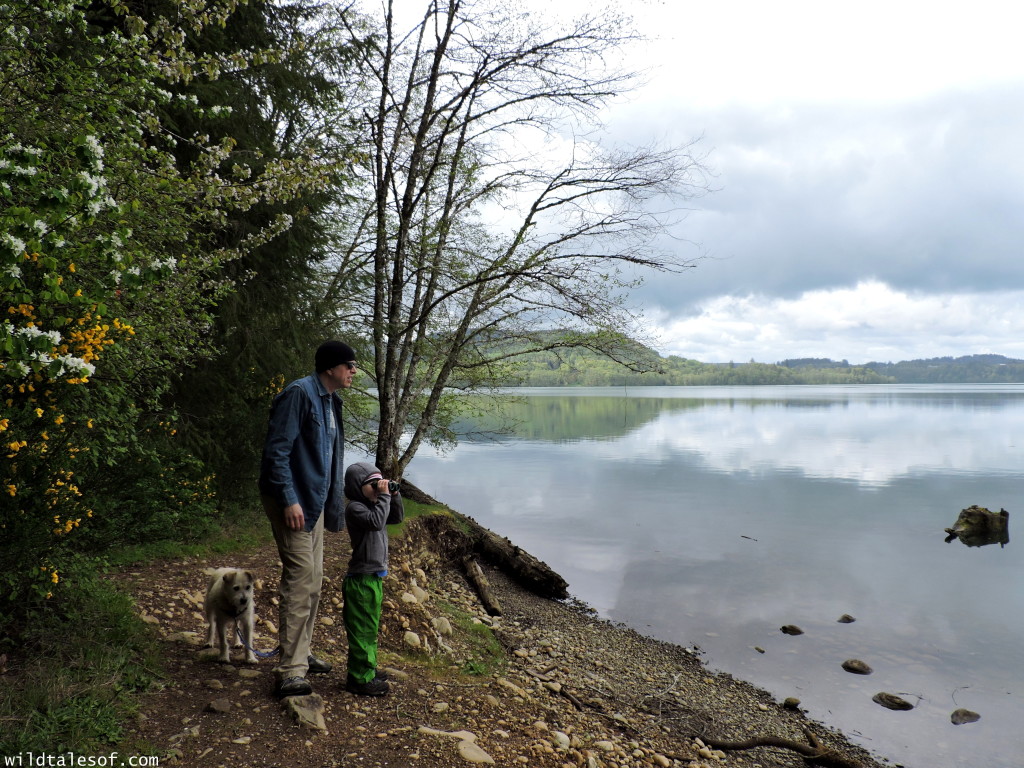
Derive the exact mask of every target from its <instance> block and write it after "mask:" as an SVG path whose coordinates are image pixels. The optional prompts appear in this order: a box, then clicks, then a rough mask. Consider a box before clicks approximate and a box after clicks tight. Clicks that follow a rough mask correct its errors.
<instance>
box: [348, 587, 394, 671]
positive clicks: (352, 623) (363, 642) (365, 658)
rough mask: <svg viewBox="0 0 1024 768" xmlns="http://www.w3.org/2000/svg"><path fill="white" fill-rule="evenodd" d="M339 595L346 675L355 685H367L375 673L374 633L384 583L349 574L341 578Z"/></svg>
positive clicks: (377, 629)
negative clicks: (346, 666) (343, 578)
mask: <svg viewBox="0 0 1024 768" xmlns="http://www.w3.org/2000/svg"><path fill="white" fill-rule="evenodd" d="M342 594H343V595H344V597H345V607H344V608H343V609H342V614H341V615H342V617H343V618H344V620H345V634H347V635H348V673H349V674H350V675H351V676H352V678H353V679H354V680H355V681H356V682H357V683H368V682H370V681H371V680H373V676H374V675H375V674H376V672H377V632H378V631H379V630H380V612H381V607H382V606H383V604H384V580H383V579H382V578H381V577H380V576H377V575H376V574H373V573H350V574H348V575H347V576H346V577H345V582H344V584H343V585H342Z"/></svg>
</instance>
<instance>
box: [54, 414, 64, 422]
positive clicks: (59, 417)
mask: <svg viewBox="0 0 1024 768" xmlns="http://www.w3.org/2000/svg"><path fill="white" fill-rule="evenodd" d="M53 423H54V424H63V423H64V414H63V413H62V414H60V415H59V416H58V417H57V418H56V419H54V420H53Z"/></svg>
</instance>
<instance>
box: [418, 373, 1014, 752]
mask: <svg viewBox="0 0 1024 768" xmlns="http://www.w3.org/2000/svg"><path fill="white" fill-rule="evenodd" d="M520 392H521V395H522V398H521V401H520V402H519V403H517V404H514V405H512V406H511V407H510V408H509V414H510V415H511V416H513V417H514V418H516V419H517V420H518V421H519V422H520V423H519V426H518V427H517V428H516V430H515V432H514V434H513V435H511V436H507V437H504V438H501V439H498V440H490V441H476V442H466V443H463V444H461V445H459V446H458V448H456V449H455V450H454V451H452V452H451V453H448V454H447V455H437V454H434V453H431V452H429V451H428V450H426V449H425V450H424V451H423V452H422V453H421V454H420V455H418V456H417V457H416V459H415V460H414V461H413V463H412V465H411V466H410V467H409V471H408V472H407V474H408V476H409V479H410V480H411V481H412V482H414V483H416V484H417V485H419V486H420V487H422V488H423V489H424V490H426V491H427V492H429V493H431V494H432V495H434V496H435V497H437V498H439V499H442V500H443V501H445V502H446V503H448V504H449V505H451V506H452V507H453V508H455V509H458V510H460V511H462V512H464V513H466V514H469V515H471V516H473V517H474V518H476V519H477V520H478V521H479V522H480V523H481V524H483V525H485V526H487V527H489V528H491V529H493V530H495V531H497V532H499V533H501V534H502V535H505V536H508V537H509V538H511V539H512V540H513V541H515V542H516V543H517V544H519V545H520V546H523V547H524V548H525V549H527V550H528V551H530V552H531V553H532V554H534V555H536V556H537V557H540V558H541V559H542V560H544V561H546V562H547V563H548V564H549V565H551V566H552V567H553V568H554V569H555V570H556V571H558V572H559V573H561V574H562V575H563V576H564V577H565V578H566V579H567V580H568V581H569V583H570V585H571V586H570V588H571V591H572V592H573V594H574V595H575V596H577V597H579V598H580V599H582V600H584V601H585V602H587V603H588V604H590V605H591V606H593V607H594V608H596V609H597V610H598V611H599V612H600V613H601V614H602V615H603V616H605V617H607V618H609V619H612V620H615V621H622V622H625V623H627V624H629V625H631V626H633V627H635V628H637V629H639V630H640V631H642V632H644V633H645V634H648V635H651V636H654V637H657V638H660V639H663V640H668V641H670V642H673V643H676V644H679V645H683V646H697V647H699V648H700V649H701V650H702V657H703V658H704V659H705V660H706V662H707V663H708V664H709V665H710V666H712V667H714V668H717V669H720V670H724V671H727V672H730V673H732V674H734V675H735V676H737V677H739V678H741V679H744V680H748V681H750V682H752V683H755V684H756V685H759V686H761V687H763V688H766V689H767V690H769V691H771V692H772V693H773V694H774V695H776V696H777V697H778V698H780V699H781V698H784V697H786V696H796V697H798V698H799V699H800V700H801V701H802V703H803V707H804V708H806V709H807V710H808V713H809V714H810V715H811V716H812V717H814V718H815V719H818V720H820V721H823V722H826V723H828V724H830V725H832V726H833V727H836V728H838V729H840V730H842V731H843V732H844V733H846V734H847V735H848V736H849V737H850V738H851V739H853V740H854V741H856V742H858V743H860V744H862V745H864V746H865V747H867V748H869V749H871V750H872V751H874V752H875V753H876V754H877V755H879V756H881V757H885V758H888V759H890V760H893V761H896V762H900V763H903V764H905V765H907V766H910V767H911V768H1011V767H1012V768H1019V767H1020V766H1021V765H1022V764H1024V727H1022V726H1024V653H1022V650H1021V648H1022V644H1024V565H1022V559H1021V557H1020V553H1021V547H1024V538H1022V539H1021V542H1020V543H1018V542H1016V541H1015V540H1014V526H1015V523H1016V520H1017V519H1018V516H1019V515H1020V513H1021V512H1022V511H1024V503H1021V502H1022V499H1024V386H991V387H982V386H934V387H924V386H921V387H918V386H889V387H698V388H693V387H691V388H671V387H665V388H661V387H658V388H631V389H628V390H624V389H621V388H620V389H581V390H566V389H534V390H522V391H520ZM972 504H978V505H980V506H984V507H988V508H989V509H992V510H996V511H998V510H999V509H1000V508H1005V509H1007V510H1009V512H1010V542H1009V544H1007V545H1006V546H1005V547H1001V546H1000V545H999V544H994V545H990V546H984V547H967V546H965V545H963V544H962V543H960V542H959V541H953V542H951V543H946V542H945V541H944V538H945V534H944V532H943V529H944V528H946V527H949V526H951V525H952V524H953V522H954V521H955V520H956V517H957V515H958V514H959V511H960V510H961V509H963V508H965V507H968V506H970V505H972ZM843 614H850V615H852V616H854V617H856V622H855V623H852V624H840V623H837V619H838V618H839V617H840V616H841V615H843ZM783 624H797V625H799V626H800V627H801V628H802V629H803V630H804V632H805V634H803V635H800V636H795V637H793V636H788V635H785V634H783V633H781V632H780V631H779V627H780V626H782V625H783ZM755 646H756V647H760V648H762V649H763V650H764V653H759V652H758V651H756V650H754V649H755ZM850 658H858V659H861V660H863V661H865V662H867V663H868V664H870V665H871V666H872V667H873V668H874V670H875V671H874V674H872V675H870V676H866V677H864V676H858V675H852V674H849V673H847V672H845V671H843V670H842V669H841V667H840V665H841V664H842V662H843V661H844V660H846V659H850ZM880 691H886V692H890V693H896V694H899V695H901V696H903V698H905V699H908V700H909V701H911V702H912V703H914V704H915V705H916V708H915V709H914V710H913V711H909V712H894V711H890V710H887V709H883V708H882V707H880V706H879V705H877V704H875V703H873V702H872V701H871V697H872V696H873V695H874V694H875V693H878V692H880ZM959 707H965V708H967V709H971V710H974V711H975V712H978V713H980V714H981V720H980V721H978V722H976V723H970V724H965V725H960V726H954V725H953V724H951V723H950V719H949V718H950V714H951V713H952V712H953V710H955V709H957V708H959Z"/></svg>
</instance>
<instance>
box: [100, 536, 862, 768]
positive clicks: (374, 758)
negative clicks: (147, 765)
mask: <svg viewBox="0 0 1024 768" xmlns="http://www.w3.org/2000/svg"><path fill="white" fill-rule="evenodd" d="M346 538H347V537H346V536H345V535H344V534H341V535H340V536H338V537H331V538H330V540H329V543H328V546H327V553H326V555H325V571H326V573H327V574H328V576H327V579H326V580H325V585H324V592H323V595H322V600H321V610H320V619H319V626H318V628H317V631H316V635H315V637H314V645H315V648H316V652H317V654H318V655H319V656H321V657H322V658H325V659H328V660H330V661H332V662H334V664H335V667H336V668H335V670H334V671H333V672H332V673H331V674H329V675H318V676H316V677H314V678H311V682H312V683H313V687H314V691H315V693H314V695H313V696H312V697H310V701H309V702H306V703H308V704H309V706H310V707H311V709H312V710H313V714H312V715H311V716H310V725H312V727H310V725H303V724H301V723H300V722H298V721H297V720H296V719H295V718H296V717H297V716H298V715H297V714H296V713H295V712H294V711H292V710H294V709H295V707H292V708H290V709H289V708H287V707H285V706H283V705H282V702H278V701H276V700H275V699H274V698H273V695H272V690H273V679H272V677H273V676H272V674H271V672H270V670H271V668H272V666H273V665H272V662H268V661H263V662H260V663H259V664H256V665H247V664H244V663H242V662H241V660H240V659H241V654H240V652H239V651H236V652H235V655H234V659H235V661H234V663H233V664H230V665H225V664H219V663H217V662H216V661H215V660H213V659H211V658H210V657H211V654H210V651H209V650H206V649H202V648H200V647H199V644H200V643H201V642H202V638H203V632H204V624H203V618H202V613H201V600H202V593H203V591H204V590H205V576H204V575H203V573H202V571H203V568H204V567H207V566H221V565H232V566H238V567H244V568H249V569H251V570H252V571H253V572H254V574H255V575H256V576H257V578H258V580H259V582H260V586H261V590H260V593H259V596H258V598H257V616H258V623H257V635H258V637H259V640H258V641H257V647H259V648H264V649H268V648H272V647H273V643H274V642H275V640H274V637H273V635H274V633H275V631H276V627H275V626H274V622H275V621H276V619H277V616H276V613H277V611H276V608H275V606H274V605H273V603H274V601H275V600H276V597H275V595H276V591H277V583H276V579H277V575H278V573H279V564H278V561H277V552H276V549H275V548H274V547H273V545H267V546H264V547H261V548H260V549H258V550H257V551H254V552H250V553H246V554H244V555H243V554H236V555H232V556H230V557H228V558H225V559H224V561H223V562H221V561H219V560H218V561H216V562H215V561H213V560H212V559H207V560H182V561H175V562H170V563H154V564H151V565H148V566H145V567H142V568H139V569H137V570H133V571H131V572H125V573H122V574H119V575H118V576H116V577H115V578H116V579H117V580H118V581H120V582H121V584H122V587H123V588H124V589H125V590H126V591H128V592H130V593H131V594H132V595H133V597H134V598H135V600H136V604H137V606H138V610H139V612H140V614H141V615H142V616H143V618H144V620H145V621H147V623H150V624H152V625H153V626H154V630H155V631H156V632H157V633H158V634H159V636H160V637H161V642H162V643H163V646H162V647H163V650H164V660H165V668H166V677H165V679H164V680H163V683H162V685H161V686H160V687H159V689H158V690H155V691H153V692H151V693H149V694H146V695H145V696H143V697H142V700H141V703H140V708H139V714H138V717H137V719H136V720H135V722H134V723H132V724H131V728H130V734H129V738H128V740H127V742H126V744H124V745H123V746H125V747H128V748H134V749H136V750H137V751H139V752H143V751H145V752H151V753H155V754H159V755H160V756H161V765H170V764H178V765H187V766H195V767H196V768H236V767H237V768H298V767H301V768H354V767H355V766H359V767H360V768H363V767H365V768H415V767H416V766H421V767H422V768H461V767H463V766H471V765H474V764H484V765H499V766H508V767H509V768H518V767H519V766H527V767H528V768H535V767H536V768H683V767H687V768H732V767H735V768H796V767H797V766H805V765H825V766H829V765H831V766H839V767H840V768H848V767H850V766H858V767H859V768H881V765H882V764H881V763H879V762H877V761H876V760H875V759H873V758H872V757H871V756H870V755H869V754H868V753H867V752H865V751H864V750H863V749H861V748H860V747H858V746H856V745H854V744H852V743H850V742H849V741H848V740H847V739H845V738H844V737H843V735H842V734H840V733H837V732H835V731H833V730H831V729H829V728H827V727H825V726H824V725H822V724H820V723H817V722H815V721H813V720H811V719H809V718H807V717H806V716H805V714H804V713H802V712H800V711H799V710H798V709H792V708H788V707H786V706H785V705H784V704H783V703H781V702H778V701H775V700H774V699H773V697H772V696H771V695H770V694H768V693H767V692H765V691H763V690H760V689H758V688H756V687H754V686H752V685H749V684H747V683H744V682H741V681H738V680H735V679H734V678H732V677H731V676H730V675H728V674H723V673H718V672H713V671H711V670H709V669H707V668H706V667H705V666H704V665H703V663H702V662H701V661H700V660H699V659H698V658H697V657H695V656H694V654H693V653H691V652H689V651H687V650H686V649H683V648H680V647H678V646H674V645H671V644H668V643H664V642H661V641H658V640H654V639H651V638H648V637H645V636H643V635H641V634H639V633H637V632H635V631H634V630H631V629H629V628H626V627H624V626H621V625H617V624H613V623H610V622H608V621H605V620H602V619H598V618H597V617H596V616H595V615H594V614H593V612H592V611H590V610H589V609H587V607H586V606H582V605H579V604H576V603H574V602H572V601H565V602H556V601H552V600H547V599H544V598H540V597H537V596H536V595H534V594H532V593H530V592H528V591H526V590H523V589H521V588H520V587H518V586H517V585H515V584H514V583H512V582H511V581H510V580H509V579H508V578H506V576H505V575H504V574H502V573H501V572H499V571H497V570H495V569H493V568H490V567H487V566H485V573H486V576H487V578H488V580H489V582H490V586H491V589H492V592H493V594H494V595H495V596H497V598H498V599H499V601H500V603H501V607H502V615H501V616H500V617H490V616H488V615H487V614H486V612H485V611H484V610H483V608H482V607H481V604H480V601H479V599H478V598H477V595H476V594H475V593H474V591H473V590H472V588H471V587H470V585H469V583H468V582H467V581H466V579H465V577H464V576H463V574H462V572H461V570H460V569H459V568H457V567H456V566H455V564H454V562H453V561H452V560H451V559H450V558H447V557H446V556H445V555H444V554H442V553H441V552H440V550H439V548H438V547H437V545H436V542H435V541H433V539H432V537H431V535H430V533H429V532H428V531H427V527H426V526H423V525H421V524H420V521H418V520H413V521H410V522H408V523H407V524H406V531H405V533H404V535H403V536H402V537H401V538H398V539H396V540H394V541H393V542H392V558H391V565H392V573H391V574H389V576H388V577H387V579H386V580H385V596H386V603H385V609H384V616H383V620H382V628H381V661H382V666H383V667H385V668H387V669H388V670H389V671H390V673H391V677H392V692H391V693H390V694H389V695H388V696H386V697H382V698H361V697H356V696H353V695H352V694H349V693H347V692H346V691H345V690H344V661H345V638H344V631H343V629H342V623H341V579H342V576H343V574H344V572H345V567H346V564H347V559H348V551H349V549H348V542H347V540H343V539H346ZM412 636H415V640H416V641H418V647H416V648H413V647H411V646H410V642H411V640H412ZM482 649H485V650H482ZM289 701H291V700H286V702H289ZM292 703H293V704H294V703H295V702H292ZM318 718H320V722H319V725H320V726H321V728H320V729H318V728H317V727H316V726H317V725H318V723H317V719H318ZM755 736H759V737H770V738H771V739H775V740H779V739H785V740H788V743H790V744H791V745H792V744H796V745H797V746H798V747H802V748H803V749H804V751H805V752H812V753H815V754H817V757H816V758H814V757H810V756H808V755H806V754H800V753H798V752H796V751H794V750H793V749H791V748H784V747H781V746H758V747H756V748H753V749H744V750H741V751H731V750H730V751H722V750H717V749H714V748H713V744H714V743H717V742H718V741H719V740H725V741H730V742H737V741H742V740H746V739H750V738H751V737H755ZM809 738H810V739H814V740H817V741H818V742H820V749H819V750H817V751H815V750H811V748H810V747H809V746H808V745H809V743H810V742H809Z"/></svg>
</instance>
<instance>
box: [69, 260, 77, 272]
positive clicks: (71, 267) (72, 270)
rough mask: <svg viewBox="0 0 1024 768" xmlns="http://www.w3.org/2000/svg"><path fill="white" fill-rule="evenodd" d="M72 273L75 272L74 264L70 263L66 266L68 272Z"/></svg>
mask: <svg viewBox="0 0 1024 768" xmlns="http://www.w3.org/2000/svg"><path fill="white" fill-rule="evenodd" d="M74 271H75V262H71V263H70V264H68V272H74Z"/></svg>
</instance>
